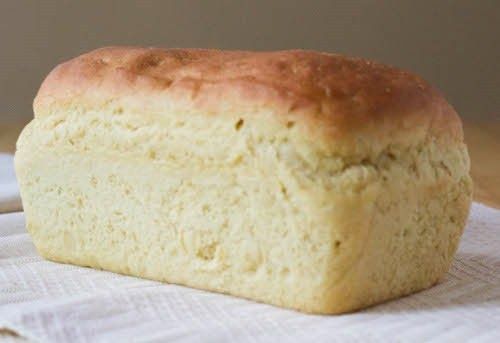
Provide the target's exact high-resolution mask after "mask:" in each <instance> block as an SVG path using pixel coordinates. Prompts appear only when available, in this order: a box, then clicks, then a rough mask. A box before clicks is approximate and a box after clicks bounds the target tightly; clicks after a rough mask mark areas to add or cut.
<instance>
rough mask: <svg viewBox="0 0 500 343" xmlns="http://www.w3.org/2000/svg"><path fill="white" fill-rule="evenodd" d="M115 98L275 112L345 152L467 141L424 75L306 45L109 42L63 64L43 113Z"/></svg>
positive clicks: (42, 94)
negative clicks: (259, 48)
mask: <svg viewBox="0 0 500 343" xmlns="http://www.w3.org/2000/svg"><path fill="white" fill-rule="evenodd" d="M109 106H118V107H120V108H121V109H126V110H132V111H136V112H142V113H160V114H161V112H164V111H170V112H171V111H178V112H179V113H193V112H196V113H207V115H217V114H223V113H225V114H229V115H231V116H234V117H238V116H241V115H243V114H245V115H251V114H252V113H255V115H258V114H259V113H262V112H265V113H272V115H273V116H275V117H277V118H278V119H279V120H281V121H283V123H290V122H293V123H294V124H298V126H301V127H304V128H306V129H307V132H308V135H310V136H311V137H312V139H313V140H317V141H320V142H322V143H324V144H323V145H325V146H327V148H328V146H332V145H335V146H336V149H337V150H338V149H341V150H343V152H344V153H349V150H351V149H356V150H357V149H375V150H380V149H383V148H384V147H386V146H387V145H389V144H403V145H409V144H413V143H415V142H416V141H421V140H423V139H425V138H426V137H427V138H428V137H429V136H431V137H434V138H437V139H439V140H440V141H443V142H446V143H452V144H453V143H461V142H462V141H463V134H462V127H461V122H460V119H459V117H458V116H457V114H456V112H455V111H454V110H453V108H452V107H451V106H450V105H449V104H448V103H447V102H446V101H445V100H444V98H443V97H442V96H441V95H440V94H439V92H438V91H437V90H436V89H434V88H433V87H432V86H430V85H429V84H428V83H427V82H425V81H424V80H422V79H421V78H420V77H418V76H416V75H413V74H411V73H409V72H406V71H402V70H399V69H396V68H393V67H389V66H385V65H383V64H379V63H375V62H370V61H367V60H364V59H359V58H350V57H345V56H341V55H337V54H330V53H321V52H314V51H302V50H289V51H275V52H250V51H219V50H203V49H158V48H136V47H108V48H102V49H98V50H95V51H92V52H90V53H87V54H84V55H81V56H79V57H77V58H74V59H72V60H70V61H68V62H65V63H62V64H61V65H59V66H57V67H56V68H55V69H54V70H53V71H52V72H51V73H50V74H49V75H48V76H47V78H46V79H45V81H44V82H43V84H42V86H41V88H40V90H39V92H38V95H37V96H36V99H35V102H34V111H35V117H44V116H47V115H51V114H53V113H56V112H61V111H68V110H69V109H70V108H75V107H78V108H80V109H83V110H86V109H102V108H104V107H109ZM305 132H306V131H305Z"/></svg>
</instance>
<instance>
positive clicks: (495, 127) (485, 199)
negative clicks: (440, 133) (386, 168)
mask: <svg viewBox="0 0 500 343" xmlns="http://www.w3.org/2000/svg"><path fill="white" fill-rule="evenodd" d="M23 126H24V123H23V124H10V125H5V124H0V152H14V150H15V142H16V139H17V137H18V135H19V132H21V129H22V127H23ZM464 131H465V140H466V143H467V146H468V148H469V153H470V156H471V174H472V179H473V180H474V200H475V201H478V202H481V203H483V204H485V205H488V206H491V207H495V208H500V120H497V121H488V122H470V121H469V122H465V123H464Z"/></svg>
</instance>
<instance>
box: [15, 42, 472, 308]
mask: <svg viewBox="0 0 500 343" xmlns="http://www.w3.org/2000/svg"><path fill="white" fill-rule="evenodd" d="M34 112H35V118H34V120H33V121H31V123H30V124H29V125H28V126H27V127H26V128H25V129H24V131H23V132H22V134H21V136H20V138H19V140H18V143H17V153H16V157H15V162H16V171H17V176H18V179H19V183H20V189H21V195H22V200H23V205H24V209H25V212H26V220H27V227H28V230H29V232H30V234H31V236H32V238H33V241H34V244H35V245H36V248H37V250H38V251H39V253H40V254H41V255H42V256H44V257H45V258H47V259H49V260H52V261H57V262H62V263H71V264H76V265H80V266H88V267H92V268H99V269H104V270H109V271H113V272H117V273H122V274H127V275H134V276H138V277H143V278H148V279H153V280H160V281H165V282H169V283H176V284H181V285H187V286H190V287H196V288H200V289H206V290H211V291H216V292H221V293H227V294H232V295H236V296H241V297H245V298H248V299H253V300H257V301H260V302H264V303H269V304H274V305H278V306H283V307H288V308H293V309H297V310H300V311H305V312H312V313H341V312H347V311H353V310H356V309H360V308H363V307H366V306H369V305H372V304H376V303H380V302H382V301H385V300H388V299H392V298H396V297H400V296H403V295H406V294H410V293H412V292H416V291H419V290H422V289H425V288H427V287H430V286H432V285H434V284H436V283H437V282H438V281H439V279H440V278H441V277H442V276H443V274H444V273H445V272H446V271H447V269H448V268H449V266H450V263H451V261H452V259H453V255H454V253H455V251H456V249H457V245H458V243H459V239H460V236H461V234H462V231H463V228H464V224H465V221H466V218H467V215H468V211H469V205H470V202H471V188H472V185H471V179H470V177H469V158H468V154H467V149H466V146H465V144H464V141H463V134H462V126H461V121H460V119H459V117H458V116H457V114H456V113H455V111H454V110H453V109H452V107H451V106H450V105H449V104H448V103H447V102H446V101H445V100H444V99H443V97H442V96H441V95H440V94H439V93H438V91H436V90H435V89H434V88H432V87H431V86H430V85H429V84H427V83H426V82H425V81H423V80H422V79H421V78H419V77H417V76H415V75H412V74H410V73H407V72H404V71H401V70H398V69H395V68H392V67H387V66H384V65H381V64H377V63H373V62H369V61H366V60H362V59H355V58H348V57H343V56H339V55H335V54H327V53H319V52H311V51H277V52H244V51H234V52H231V51H215V50H196V49H192V50H191V49H170V50H163V49H155V48H128V47H117V48H104V49H100V50H96V51H93V52H90V53H88V54H85V55H82V56H80V57H77V58H75V59H73V60H70V61H68V62H66V63H63V64H61V65H59V66H58V67H56V68H55V69H54V70H53V71H52V72H51V73H50V74H49V76H48V77H47V78H46V80H45V81H44V82H43V84H42V86H41V88H40V91H39V92H38V95H37V97H36V99H35V102H34Z"/></svg>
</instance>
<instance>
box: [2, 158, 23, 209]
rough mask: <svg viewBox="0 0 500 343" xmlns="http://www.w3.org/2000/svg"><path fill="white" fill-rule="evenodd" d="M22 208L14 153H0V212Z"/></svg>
mask: <svg viewBox="0 0 500 343" xmlns="http://www.w3.org/2000/svg"><path fill="white" fill-rule="evenodd" d="M20 210H21V198H20V197H19V189H18V188H17V182H16V177H15V174H14V166H13V157H12V155H8V154H2V153H0V213H4V212H14V211H20Z"/></svg>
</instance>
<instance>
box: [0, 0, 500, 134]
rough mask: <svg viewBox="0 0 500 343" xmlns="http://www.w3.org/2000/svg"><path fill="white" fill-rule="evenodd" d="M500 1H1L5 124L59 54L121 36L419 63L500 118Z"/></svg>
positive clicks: (1, 117) (475, 107) (452, 96)
mask: <svg viewBox="0 0 500 343" xmlns="http://www.w3.org/2000/svg"><path fill="white" fill-rule="evenodd" d="M499 22H500V1H498V0H496V1H495V0H491V1H488V0H477V1H473V0H455V1H444V0H438V1H434V0H432V1H431V0H420V1H414V0H406V1H396V0H393V1H389V0H386V1H383V0H378V1H377V0H371V1H369V0H365V1H333V0H324V1H319V0H317V1H306V0H302V1H293V0H279V1H277V0H274V1H273V0H269V1H265V0H262V1H239V0H232V1H230V0H228V1H221V0H204V1H190V0H180V1H109V0H108V1H106V0H101V1H97V0H96V1H62V0H59V1H54V0H43V1H42V0H32V1H27V0H0V42H1V45H0V49H1V50H0V125H1V124H2V123H6V122H12V121H17V122H19V121H27V120H28V119H29V118H30V117H31V116H32V112H31V102H32V99H33V97H34V95H35V93H36V91H37V89H38V86H39V84H40V82H41V81H42V80H43V77H44V76H45V75H46V74H47V73H48V72H49V71H50V69H51V68H52V67H53V66H54V65H56V64H57V63H59V62H61V61H63V60H66V59H68V58H70V57H73V56H75V55H78V54H80V53H82V52H85V51H87V50H89V49H93V48H97V47H101V46H105V45H113V44H114V45H116V44H127V45H155V46H164V47H211V48H225V49H259V50H264V49H265V50H269V49H288V48H305V49H317V50H325V51H332V52H339V53H344V54H348V55H355V56H363V57H367V58H371V59H375V60H378V61H382V62H385V63H389V64H393V65H396V66H399V67H402V68H406V69H410V70H413V71H415V72H417V73H419V74H421V75H423V76H424V77H425V78H426V79H428V80H429V81H431V82H432V83H434V84H435V85H436V86H437V87H438V88H440V89H441V90H443V92H444V93H445V94H446V96H447V98H448V99H449V100H450V101H451V102H452V103H453V104H454V106H455V107H456V108H457V110H458V111H459V113H461V114H462V116H464V117H476V118H477V117H479V118H497V119H498V117H499V114H500V112H499V109H500V97H499V96H498V91H499V89H500V67H499V65H500V63H499V61H500V38H499V37H500V29H499Z"/></svg>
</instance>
